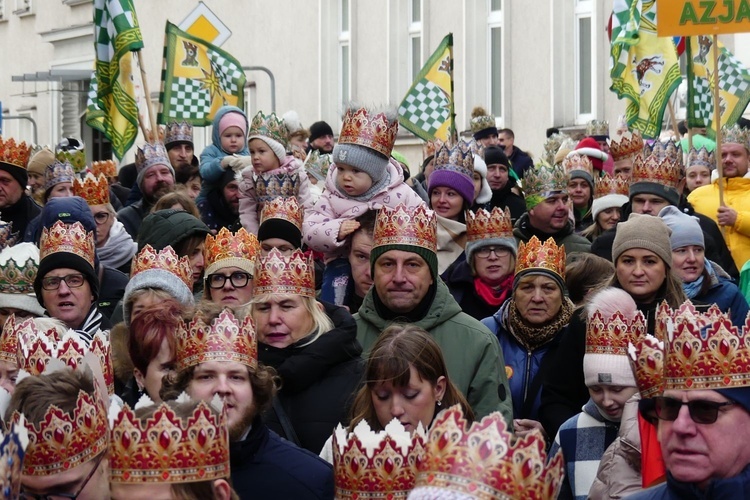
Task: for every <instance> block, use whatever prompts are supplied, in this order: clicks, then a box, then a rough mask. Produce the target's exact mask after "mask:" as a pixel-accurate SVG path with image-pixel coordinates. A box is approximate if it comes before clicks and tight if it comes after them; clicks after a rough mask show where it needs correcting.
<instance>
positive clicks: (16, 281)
mask: <svg viewBox="0 0 750 500" xmlns="http://www.w3.org/2000/svg"><path fill="white" fill-rule="evenodd" d="M38 269H39V263H38V262H37V261H36V260H35V259H34V258H32V257H29V258H28V259H27V260H26V262H23V263H21V264H19V263H18V262H16V261H15V260H14V259H12V258H9V259H8V260H7V261H6V262H5V265H2V266H0V293H9V294H33V293H34V279H35V278H36V273H37V270H38Z"/></svg>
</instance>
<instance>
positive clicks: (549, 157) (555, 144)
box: [544, 133, 570, 165]
mask: <svg viewBox="0 0 750 500" xmlns="http://www.w3.org/2000/svg"><path fill="white" fill-rule="evenodd" d="M569 137H570V136H568V135H567V134H562V133H556V134H552V135H551V136H549V137H547V140H546V141H544V159H545V160H546V162H547V163H549V164H550V165H554V164H555V156H556V155H557V152H558V151H560V147H561V146H562V143H563V141H564V140H565V139H568V138H569Z"/></svg>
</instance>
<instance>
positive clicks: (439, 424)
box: [412, 406, 564, 500]
mask: <svg viewBox="0 0 750 500" xmlns="http://www.w3.org/2000/svg"><path fill="white" fill-rule="evenodd" d="M544 450H545V442H544V438H543V437H542V435H541V434H540V433H539V432H532V433H529V434H528V435H526V436H524V437H523V438H516V437H514V436H513V433H512V432H509V431H508V430H507V428H506V424H505V419H504V418H503V416H502V415H501V414H500V413H499V412H494V413H491V414H490V415H488V416H486V417H484V418H483V419H482V420H481V421H480V422H474V423H473V424H471V426H467V421H466V419H465V418H464V417H463V414H462V412H461V410H460V407H459V406H454V407H452V408H450V409H448V410H446V411H444V412H442V413H440V414H439V415H438V416H437V417H436V418H435V421H434V422H433V424H432V428H431V429H430V433H429V435H428V437H427V445H426V453H425V459H424V460H423V461H422V462H421V464H420V466H419V473H418V474H417V483H416V486H415V489H414V490H412V491H413V493H415V494H416V493H417V492H420V493H424V495H423V496H421V498H441V496H440V493H441V492H442V493H443V494H444V493H445V492H446V491H450V492H454V493H457V494H459V495H464V496H466V497H469V498H475V499H478V500H491V499H492V500H496V499H514V500H515V499H542V498H544V499H551V498H557V494H558V493H559V491H560V487H561V486H562V480H563V475H564V474H563V470H564V462H563V457H562V452H560V451H558V453H557V454H555V456H554V457H553V458H552V459H551V460H549V461H547V454H546V452H545V451H544Z"/></svg>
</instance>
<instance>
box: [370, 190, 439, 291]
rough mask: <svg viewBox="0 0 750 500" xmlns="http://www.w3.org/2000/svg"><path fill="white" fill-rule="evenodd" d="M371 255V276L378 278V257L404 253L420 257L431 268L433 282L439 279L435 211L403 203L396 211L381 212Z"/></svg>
mask: <svg viewBox="0 0 750 500" xmlns="http://www.w3.org/2000/svg"><path fill="white" fill-rule="evenodd" d="M372 238H373V243H372V251H371V252H370V273H372V275H373V276H374V275H375V263H376V262H377V260H378V258H380V256H381V255H383V254H384V253H386V252H388V251H390V250H401V251H402V252H411V253H414V254H417V255H419V256H420V257H422V259H423V260H424V261H425V262H426V263H427V266H428V267H429V268H430V275H431V276H432V279H433V280H436V279H437V278H438V259H437V219H436V217H435V212H433V211H432V210H430V209H428V208H426V207H425V205H423V204H421V205H419V206H417V207H416V208H407V207H406V206H405V205H403V204H399V205H397V206H396V208H395V209H393V210H390V209H388V208H387V207H384V208H381V209H380V210H378V215H377V217H376V220H375V229H374V231H373V234H372Z"/></svg>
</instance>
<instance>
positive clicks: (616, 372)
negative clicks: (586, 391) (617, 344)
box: [583, 353, 636, 387]
mask: <svg viewBox="0 0 750 500" xmlns="http://www.w3.org/2000/svg"><path fill="white" fill-rule="evenodd" d="M583 377H584V382H585V384H586V387H591V386H592V385H619V386H621V387H636V383H635V377H634V376H633V369H632V368H630V362H629V361H628V357H627V356H626V355H621V354H593V353H586V354H584V356H583Z"/></svg>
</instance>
